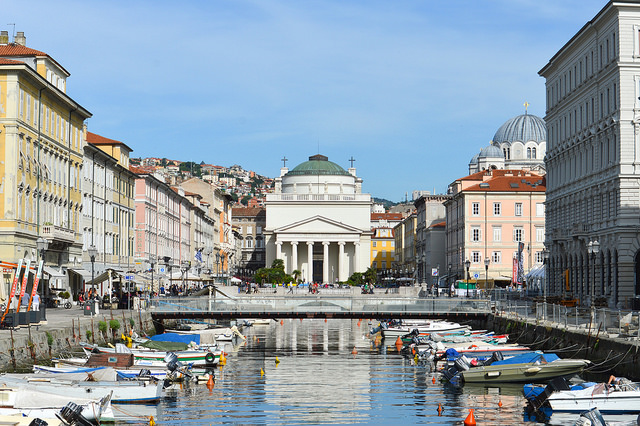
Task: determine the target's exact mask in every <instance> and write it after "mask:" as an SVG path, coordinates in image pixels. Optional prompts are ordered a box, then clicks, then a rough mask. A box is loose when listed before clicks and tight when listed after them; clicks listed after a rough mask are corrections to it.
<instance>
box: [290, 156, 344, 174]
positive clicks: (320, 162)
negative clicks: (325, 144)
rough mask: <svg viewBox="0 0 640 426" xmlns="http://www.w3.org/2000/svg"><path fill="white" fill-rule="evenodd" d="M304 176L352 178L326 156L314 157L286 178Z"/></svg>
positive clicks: (297, 167) (299, 165) (298, 166)
mask: <svg viewBox="0 0 640 426" xmlns="http://www.w3.org/2000/svg"><path fill="white" fill-rule="evenodd" d="M302 175H344V176H351V175H350V174H349V173H348V172H347V171H346V170H345V169H343V168H342V167H340V166H338V165H337V164H336V163H334V162H332V161H329V157H325V156H324V155H320V154H317V155H312V156H311V157H309V161H305V162H304V163H301V164H298V165H297V166H296V167H295V168H294V169H293V170H291V171H290V172H289V173H287V174H286V176H302Z"/></svg>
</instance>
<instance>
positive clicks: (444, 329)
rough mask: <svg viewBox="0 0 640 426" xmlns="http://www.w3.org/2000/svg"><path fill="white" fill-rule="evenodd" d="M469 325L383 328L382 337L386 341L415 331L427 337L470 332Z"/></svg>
mask: <svg viewBox="0 0 640 426" xmlns="http://www.w3.org/2000/svg"><path fill="white" fill-rule="evenodd" d="M469 329H470V327H469V326H468V325H460V324H458V323H456V322H449V321H426V322H424V323H423V324H421V325H399V326H393V327H386V328H385V327H383V328H382V330H381V332H382V337H384V338H385V339H397V338H398V337H402V336H404V335H405V334H409V333H411V332H412V331H413V330H418V334H421V335H426V334H431V333H438V334H445V333H452V332H461V331H465V330H469Z"/></svg>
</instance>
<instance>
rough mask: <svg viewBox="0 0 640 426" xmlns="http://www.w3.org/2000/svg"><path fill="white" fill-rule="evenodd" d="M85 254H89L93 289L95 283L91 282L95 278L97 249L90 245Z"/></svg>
mask: <svg viewBox="0 0 640 426" xmlns="http://www.w3.org/2000/svg"><path fill="white" fill-rule="evenodd" d="M87 252H88V253H89V259H91V288H92V289H93V288H95V285H96V284H95V283H94V282H93V280H95V279H96V277H95V263H96V256H97V254H98V249H97V248H96V246H94V245H93V244H91V245H90V246H89V249H88V250H87Z"/></svg>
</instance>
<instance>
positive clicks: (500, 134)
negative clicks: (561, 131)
mask: <svg viewBox="0 0 640 426" xmlns="http://www.w3.org/2000/svg"><path fill="white" fill-rule="evenodd" d="M546 140H547V126H546V124H545V122H544V120H543V119H542V118H540V117H537V116H535V115H531V114H523V115H518V116H517V117H513V118H512V119H510V120H508V121H507V122H506V123H504V124H503V125H502V126H500V128H499V129H498V131H497V132H496V134H495V135H494V136H493V143H495V144H501V143H504V142H507V143H511V142H516V141H519V142H529V141H535V142H546Z"/></svg>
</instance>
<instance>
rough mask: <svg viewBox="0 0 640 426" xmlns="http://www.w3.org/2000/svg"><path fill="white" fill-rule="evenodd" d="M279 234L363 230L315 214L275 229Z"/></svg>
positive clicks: (339, 232)
mask: <svg viewBox="0 0 640 426" xmlns="http://www.w3.org/2000/svg"><path fill="white" fill-rule="evenodd" d="M274 232H275V233H277V234H290V233H291V234H301V233H304V234H353V233H357V234H361V233H362V230H360V229H358V228H355V227H353V226H351V225H347V224H344V223H342V222H337V221H335V220H332V219H329V218H326V217H323V216H314V217H310V218H308V219H305V220H301V221H298V222H294V223H291V224H289V225H286V226H283V227H281V228H278V229H275V230H274Z"/></svg>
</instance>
